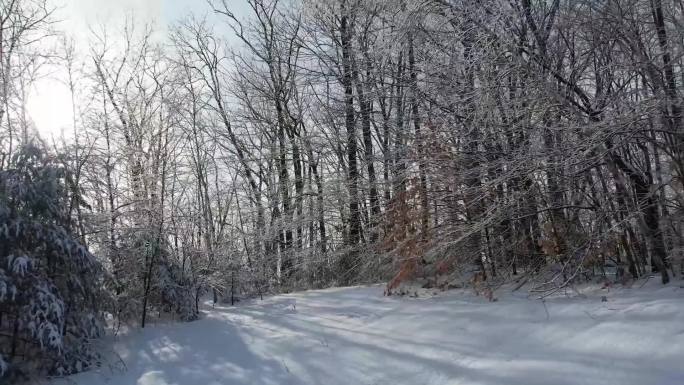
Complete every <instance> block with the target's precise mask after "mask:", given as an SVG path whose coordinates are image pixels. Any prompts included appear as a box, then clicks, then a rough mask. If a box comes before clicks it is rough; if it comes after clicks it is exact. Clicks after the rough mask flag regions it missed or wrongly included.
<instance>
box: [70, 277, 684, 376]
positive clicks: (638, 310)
mask: <svg viewBox="0 0 684 385" xmlns="http://www.w3.org/2000/svg"><path fill="white" fill-rule="evenodd" d="M652 281H654V280H652ZM639 285H640V283H637V284H636V285H635V286H634V288H632V289H612V290H611V291H610V292H608V291H606V290H598V289H595V290H593V291H591V292H589V293H587V296H586V297H585V298H578V297H574V298H569V297H564V296H558V297H556V298H553V299H547V300H546V301H545V302H544V303H542V302H541V301H539V300H535V299H534V298H532V299H528V298H527V295H526V294H525V293H522V292H516V293H510V292H508V293H505V292H501V293H497V295H498V296H499V301H497V302H487V301H486V300H484V299H483V298H482V297H476V296H474V295H473V294H472V292H470V291H452V292H448V293H443V294H440V295H438V296H435V297H430V298H398V297H383V296H382V288H381V287H379V286H375V287H358V288H344V289H331V290H322V291H309V292H303V293H297V294H290V295H281V296H276V297H272V298H268V299H265V300H264V301H255V302H253V303H250V304H243V305H240V306H236V307H229V306H221V307H218V306H217V307H216V308H215V309H213V310H212V309H211V308H209V309H208V310H207V311H206V314H205V317H204V319H202V320H200V321H196V322H192V323H184V324H167V325H156V326H152V327H150V328H147V329H145V330H142V331H136V332H133V333H131V334H129V335H127V336H124V337H120V338H119V339H118V340H117V341H116V343H115V347H114V349H115V351H116V352H117V353H118V354H119V355H120V357H121V358H122V360H123V362H125V366H126V370H125V371H123V370H119V369H112V368H114V367H117V365H115V362H110V363H109V365H107V366H106V368H103V369H100V370H99V371H94V372H89V373H83V374H80V375H77V376H73V377H71V378H68V379H67V380H66V382H64V381H65V380H61V381H59V382H57V383H70V384H74V383H75V384H77V385H103V384H111V385H129V384H130V385H196V384H197V385H218V384H221V385H225V384H250V385H254V384H264V385H268V384H312V385H319V384H320V385H335V384H340V385H351V384H353V385H357V384H358V385H372V384H377V385H381V384H387V385H390V384H410V385H420V384H430V385H437V384H454V385H455V384H467V385H478V384H488V385H518V384H519V385H563V384H573V385H574V384H590V385H600V384H611V385H615V384H619V385H629V384H634V385H644V384H649V385H681V384H684V289H680V288H679V283H673V284H670V285H668V286H664V287H663V286H661V285H659V284H657V283H655V282H648V284H647V285H646V286H645V287H644V288H637V286H639ZM603 295H605V296H606V297H607V300H608V301H607V302H602V301H601V296H603ZM121 366H123V365H121Z"/></svg>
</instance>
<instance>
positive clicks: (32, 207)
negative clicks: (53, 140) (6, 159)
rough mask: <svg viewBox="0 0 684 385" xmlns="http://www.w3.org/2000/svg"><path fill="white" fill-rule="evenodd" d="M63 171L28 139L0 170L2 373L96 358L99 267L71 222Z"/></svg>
mask: <svg viewBox="0 0 684 385" xmlns="http://www.w3.org/2000/svg"><path fill="white" fill-rule="evenodd" d="M68 178H69V174H68V173H67V172H66V170H64V169H63V168H61V167H59V166H57V165H55V164H54V163H53V162H52V161H51V160H50V159H49V158H48V157H46V156H45V155H44V154H43V153H42V152H41V151H40V150H39V149H38V148H36V147H33V146H27V147H25V148H23V149H22V150H21V151H19V152H18V153H17V154H16V155H15V156H14V158H13V160H12V163H11V166H10V168H8V169H6V170H2V171H0V375H3V374H4V375H7V373H10V372H11V373H12V375H15V376H18V375H21V376H31V375H35V374H39V373H50V374H54V375H64V374H69V373H74V372H78V371H81V370H85V369H87V368H89V367H90V366H92V365H93V364H95V363H96V360H97V356H96V354H95V353H94V352H93V351H92V350H91V349H90V348H89V346H90V344H89V342H90V340H91V339H93V338H96V337H99V336H100V335H101V334H102V330H103V323H102V322H101V320H102V313H101V310H100V309H101V306H102V303H106V301H105V298H106V296H105V295H104V292H103V290H102V289H101V288H102V277H103V270H102V268H101V266H100V264H99V263H98V261H97V260H96V258H95V257H94V256H93V255H92V254H91V253H90V252H89V251H88V249H87V248H86V247H85V246H84V245H83V244H82V243H81V242H80V241H79V240H78V239H77V237H76V236H74V235H73V234H72V233H71V231H70V229H71V228H72V225H73V220H72V218H70V216H69V210H68V207H69V204H70V203H73V202H76V201H80V200H78V199H74V194H76V193H75V192H74V191H70V190H69V189H67V188H66V182H67V181H68Z"/></svg>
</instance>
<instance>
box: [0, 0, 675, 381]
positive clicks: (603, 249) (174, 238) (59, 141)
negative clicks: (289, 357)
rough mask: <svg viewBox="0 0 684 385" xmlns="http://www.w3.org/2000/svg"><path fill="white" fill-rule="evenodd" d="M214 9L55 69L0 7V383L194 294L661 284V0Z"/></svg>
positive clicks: (487, 294)
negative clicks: (34, 99) (38, 89)
mask: <svg viewBox="0 0 684 385" xmlns="http://www.w3.org/2000/svg"><path fill="white" fill-rule="evenodd" d="M239 2H240V3H244V4H241V5H240V7H241V8H244V9H246V12H244V14H240V15H238V14H237V13H236V12H235V7H236V4H237V3H238V1H232V0H209V1H207V2H206V4H204V5H206V12H205V13H191V14H188V15H186V16H185V17H183V18H181V19H179V20H176V21H174V22H173V23H171V24H170V25H169V26H168V28H166V29H163V30H158V29H155V26H154V25H153V24H151V23H150V24H147V23H139V22H136V21H135V20H134V17H133V16H134V15H131V17H130V18H127V20H126V21H125V22H124V23H123V25H121V26H119V28H105V27H103V26H97V25H93V26H91V36H89V37H88V41H89V46H88V47H87V49H85V50H77V49H76V48H75V44H74V41H73V40H72V39H70V38H69V36H67V35H66V34H65V33H63V32H62V31H60V20H59V19H58V18H57V17H56V16H55V6H53V5H52V2H51V1H48V0H2V1H0V378H5V379H8V381H10V382H12V381H19V380H22V379H23V380H29V379H30V378H33V376H35V375H41V376H42V375H48V376H64V375H68V374H73V373H78V372H82V371H85V370H88V369H91V368H93V367H95V366H97V365H98V363H99V362H100V359H99V358H98V357H99V355H98V351H97V349H95V348H94V345H93V343H92V342H91V341H93V340H95V339H97V338H98V337H102V336H104V335H107V334H109V333H110V331H111V330H118V329H119V328H122V327H124V325H126V326H129V327H134V328H139V329H142V328H146V327H147V326H148V325H150V324H154V323H156V322H158V321H161V320H172V321H176V322H185V321H194V320H197V319H199V318H202V317H201V315H202V306H203V301H204V300H206V299H207V298H209V299H210V300H211V302H212V303H217V304H231V305H232V304H237V303H239V302H245V301H248V300H250V299H257V298H262V299H263V298H264V297H267V296H271V295H275V294H281V293H293V292H298V291H302V290H310V289H324V288H331V287H343V286H345V287H346V286H354V285H365V284H377V283H383V284H384V286H383V291H384V294H385V295H387V296H395V295H399V296H401V295H411V294H412V291H413V290H414V288H415V287H418V288H438V289H443V290H446V289H452V288H461V287H463V286H464V285H465V286H472V287H473V288H474V289H475V291H476V292H477V293H478V294H481V295H483V296H484V298H487V299H489V301H492V302H493V301H496V298H495V297H496V294H495V293H496V292H497V290H499V288H500V287H502V285H503V286H505V285H513V286H514V289H516V290H517V289H519V288H520V287H522V286H525V288H526V290H529V292H531V293H536V295H538V296H541V297H545V296H547V295H553V294H555V293H557V292H559V291H564V290H568V288H575V287H576V285H579V284H581V283H583V282H598V281H601V282H603V280H605V281H610V282H611V284H613V283H615V284H622V285H628V284H630V282H633V281H635V280H639V279H646V278H648V277H651V276H653V278H652V281H655V280H657V281H658V283H659V285H660V284H668V283H669V286H673V285H678V283H673V282H670V281H672V280H678V279H680V278H681V276H682V273H684V228H683V225H684V211H683V205H684V189H683V188H684V185H683V183H684V179H683V178H684V124H683V122H682V120H683V112H682V108H684V105H683V103H684V88H683V87H682V85H683V84H684V71H683V69H684V67H683V64H684V61H683V55H684V2H682V0H602V1H596V0H377V1H371V0H240V1H239ZM198 8H200V7H198ZM46 41H49V42H50V43H49V47H47V48H46V43H45V42H46ZM46 67H50V68H59V69H60V73H63V74H66V76H62V78H61V79H60V81H61V82H63V83H64V84H66V86H67V87H68V88H69V91H70V94H71V100H69V101H68V104H69V105H70V106H71V110H72V115H73V122H72V124H70V125H69V127H67V128H66V129H63V130H62V131H61V134H60V135H59V136H57V137H53V138H52V139H50V138H46V137H44V136H41V135H40V134H39V133H38V131H37V130H36V128H35V125H34V123H33V122H32V120H31V117H30V116H29V115H28V114H27V110H26V104H27V92H28V91H27V90H28V89H29V88H30V87H31V84H32V82H34V81H36V79H37V78H38V77H39V76H40V75H39V74H40V73H42V72H41V71H44V69H45V68H46ZM547 315H548V312H547ZM288 371H289V370H288ZM0 382H2V380H1V379H0Z"/></svg>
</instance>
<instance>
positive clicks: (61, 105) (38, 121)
mask: <svg viewBox="0 0 684 385" xmlns="http://www.w3.org/2000/svg"><path fill="white" fill-rule="evenodd" d="M26 108H27V110H28V113H29V116H30V117H31V120H33V123H34V124H35V125H36V129H37V130H38V133H40V135H41V136H42V137H43V138H45V139H50V138H52V137H53V136H54V137H58V136H60V134H61V132H62V131H64V130H65V129H70V128H71V127H72V121H73V114H72V108H71V93H70V92H69V88H68V87H67V86H66V85H65V84H64V83H61V82H59V81H57V80H54V79H50V78H43V79H40V80H38V81H36V83H35V84H34V85H33V87H31V91H30V93H29V95H28V101H27V105H26Z"/></svg>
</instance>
